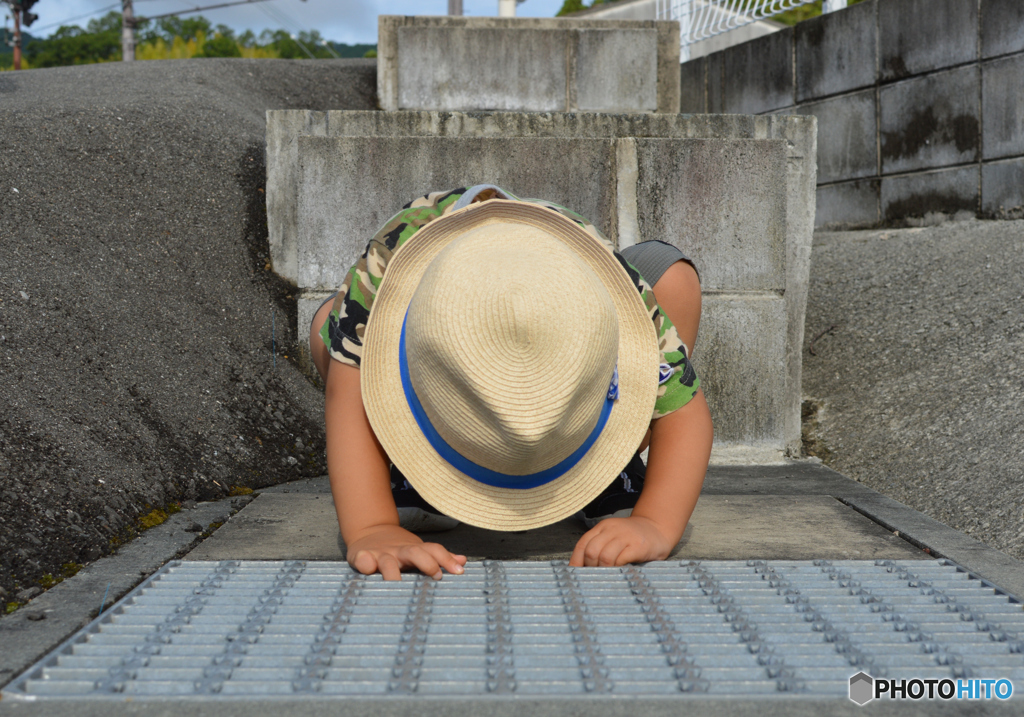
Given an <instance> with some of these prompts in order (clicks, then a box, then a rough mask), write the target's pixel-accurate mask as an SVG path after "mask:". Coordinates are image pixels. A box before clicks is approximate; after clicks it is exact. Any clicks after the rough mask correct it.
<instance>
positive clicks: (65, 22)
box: [33, 2, 121, 32]
mask: <svg viewBox="0 0 1024 717" xmlns="http://www.w3.org/2000/svg"><path fill="white" fill-rule="evenodd" d="M119 7H121V3H119V2H116V3H114V4H113V5H107V6H106V7H105V8H103V9H102V10H94V11H92V12H87V13H85V14H84V15H77V16H75V17H72V18H69V19H67V20H61V21H60V22H52V23H50V24H49V25H43V26H42V27H37V28H35V30H33V32H42V31H43V30H49V29H50V28H51V27H61V26H63V25H70V24H71V23H73V22H78V21H79V20H84V19H85V18H87V17H92V16H93V15H99V14H101V13H105V12H107V11H108V10H113V9H114V8H119Z"/></svg>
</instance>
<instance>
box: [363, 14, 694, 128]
mask: <svg viewBox="0 0 1024 717" xmlns="http://www.w3.org/2000/svg"><path fill="white" fill-rule="evenodd" d="M378 35H379V36H378V42H377V53H378V58H377V93H378V95H379V98H380V104H381V107H382V109H385V110H389V111H391V110H503V111H520V112H576V111H584V112H678V111H679V76H678V73H677V69H676V68H677V67H678V65H679V23H675V22H654V21H629V20H615V21H611V20H571V19H561V18H559V19H553V18H493V17H404V16H390V15H382V16H380V18H379V20H378Z"/></svg>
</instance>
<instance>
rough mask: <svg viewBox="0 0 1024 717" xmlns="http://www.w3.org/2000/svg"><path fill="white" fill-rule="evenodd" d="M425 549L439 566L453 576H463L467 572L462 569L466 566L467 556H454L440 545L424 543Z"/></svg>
mask: <svg viewBox="0 0 1024 717" xmlns="http://www.w3.org/2000/svg"><path fill="white" fill-rule="evenodd" d="M423 549H424V550H426V551H427V552H428V553H430V554H431V556H433V558H434V560H436V561H437V563H438V565H440V566H441V567H442V568H444V569H445V570H446V571H447V572H449V573H451V574H452V575H462V573H464V572H465V570H463V569H462V566H463V565H465V564H466V556H465V555H454V554H452V553H449V552H448V551H447V550H445V547H444V546H443V545H441V544H440V543H424V544H423Z"/></svg>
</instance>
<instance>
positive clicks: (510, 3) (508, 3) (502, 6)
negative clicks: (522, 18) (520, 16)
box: [498, 0, 516, 17]
mask: <svg viewBox="0 0 1024 717" xmlns="http://www.w3.org/2000/svg"><path fill="white" fill-rule="evenodd" d="M515 16H516V0H498V17H515Z"/></svg>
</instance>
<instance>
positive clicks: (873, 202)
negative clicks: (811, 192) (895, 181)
mask: <svg viewBox="0 0 1024 717" xmlns="http://www.w3.org/2000/svg"><path fill="white" fill-rule="evenodd" d="M880 191H881V182H880V181H879V180H877V179H861V180H856V181H853V182H841V183H838V184H827V185H825V186H824V187H818V192H817V196H818V199H817V203H816V211H815V215H814V225H815V227H816V228H835V229H859V228H866V227H873V226H876V225H877V224H878V220H879V214H878V207H879V201H880Z"/></svg>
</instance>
